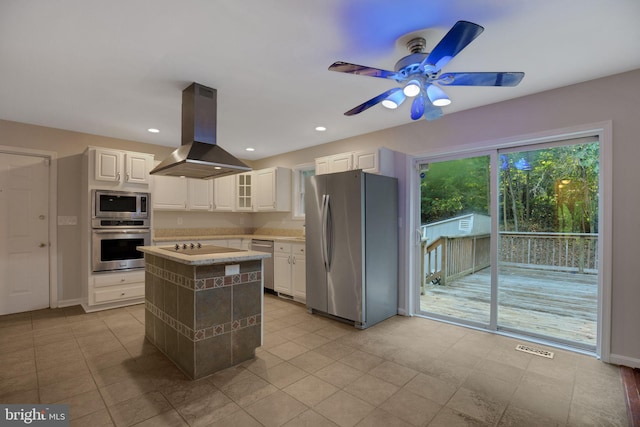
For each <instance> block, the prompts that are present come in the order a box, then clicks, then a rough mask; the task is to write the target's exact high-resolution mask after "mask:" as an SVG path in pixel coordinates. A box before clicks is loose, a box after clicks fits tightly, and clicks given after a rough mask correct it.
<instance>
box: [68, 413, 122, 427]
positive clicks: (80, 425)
mask: <svg viewBox="0 0 640 427" xmlns="http://www.w3.org/2000/svg"><path fill="white" fill-rule="evenodd" d="M69 424H70V426H71V427H87V426H91V427H112V426H113V425H114V424H113V421H112V420H111V415H109V411H107V410H106V409H101V410H99V411H96V412H93V413H91V414H88V415H85V416H84V417H80V418H78V419H72V420H71V422H70V423H69Z"/></svg>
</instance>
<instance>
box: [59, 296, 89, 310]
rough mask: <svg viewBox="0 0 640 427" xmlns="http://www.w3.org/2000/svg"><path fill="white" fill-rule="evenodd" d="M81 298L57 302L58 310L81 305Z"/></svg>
mask: <svg viewBox="0 0 640 427" xmlns="http://www.w3.org/2000/svg"><path fill="white" fill-rule="evenodd" d="M82 302H83V299H82V298H73V299H64V300H60V299H59V300H58V308H64V307H71V306H72V305H82Z"/></svg>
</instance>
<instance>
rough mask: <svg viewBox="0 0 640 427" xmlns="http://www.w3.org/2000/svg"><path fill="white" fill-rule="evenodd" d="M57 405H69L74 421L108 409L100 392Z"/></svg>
mask: <svg viewBox="0 0 640 427" xmlns="http://www.w3.org/2000/svg"><path fill="white" fill-rule="evenodd" d="M57 403H59V404H67V405H69V412H70V414H69V417H70V419H72V420H75V419H78V418H82V417H84V416H85V415H89V414H92V413H94V412H97V411H101V410H105V409H106V406H105V403H104V401H103V400H102V396H100V393H99V392H98V390H91V391H89V392H87V393H81V394H78V395H76V396H72V397H69V398H67V399H64V400H62V401H60V402H57Z"/></svg>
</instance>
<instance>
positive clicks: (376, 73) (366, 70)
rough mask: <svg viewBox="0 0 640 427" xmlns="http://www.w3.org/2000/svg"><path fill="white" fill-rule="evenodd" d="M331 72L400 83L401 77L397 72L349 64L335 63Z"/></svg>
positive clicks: (330, 67)
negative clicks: (392, 80)
mask: <svg viewBox="0 0 640 427" xmlns="http://www.w3.org/2000/svg"><path fill="white" fill-rule="evenodd" d="M329 71H337V72H339V73H349V74H359V75H361V76H369V77H379V78H382V79H394V80H397V81H400V80H401V79H402V77H401V76H399V75H398V73H396V72H395V71H389V70H382V69H380V68H372V67H366V66H364V65H358V64H350V63H348V62H342V61H338V62H334V63H333V64H331V65H330V66H329Z"/></svg>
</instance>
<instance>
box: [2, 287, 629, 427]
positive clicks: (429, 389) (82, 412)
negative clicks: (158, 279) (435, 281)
mask: <svg viewBox="0 0 640 427" xmlns="http://www.w3.org/2000/svg"><path fill="white" fill-rule="evenodd" d="M264 319H265V325H264V329H265V339H264V346H263V347H261V348H259V349H258V350H257V354H256V356H257V357H256V359H255V360H252V361H248V362H245V363H244V364H243V365H241V366H236V367H233V368H229V369H227V370H225V371H222V372H219V373H216V374H214V375H212V376H210V377H207V378H205V379H202V380H199V381H189V380H187V379H186V378H185V376H184V375H183V374H182V373H181V372H180V371H179V370H178V369H177V368H175V367H174V365H172V364H171V363H170V362H168V361H167V360H166V359H165V358H164V356H163V355H162V354H160V353H159V352H158V351H156V350H155V348H154V347H153V346H151V345H149V344H148V343H146V342H145V340H144V325H143V322H144V307H143V306H142V305H137V306H132V307H127V308H122V309H115V310H108V311H103V312H99V313H92V314H84V312H83V311H82V310H81V309H80V307H71V308H65V309H58V310H41V311H35V312H30V313H22V314H16V315H9V316H2V317H0V402H1V403H69V404H70V408H71V425H72V426H92V427H93V426H111V425H116V426H130V425H137V426H154V427H155V426H187V425H198V426H199V425H203V426H225V427H229V426H247V427H251V426H261V425H264V426H280V425H284V426H287V427H293V426H314V427H315V426H336V425H338V426H384V427H390V426H430V427H431V426H445V427H450V426H518V427H521V426H545V427H548V426H592V425H598V426H626V425H627V423H628V422H627V414H626V408H625V403H624V395H623V387H622V381H621V378H620V373H619V369H618V368H617V367H615V366H611V365H607V364H604V363H601V362H599V361H597V360H596V359H594V358H592V357H588V356H583V355H578V354H574V353H570V352H566V351H561V350H557V349H549V350H551V351H554V352H555V358H554V359H553V360H549V359H545V358H542V357H539V356H533V355H529V354H526V353H521V352H517V351H515V350H514V348H515V346H516V344H518V343H520V342H522V341H517V340H513V339H510V338H505V337H501V336H497V335H492V334H488V333H483V332H479V331H474V330H470V329H466V328H461V327H457V326H452V325H447V324H443V323H439V322H434V321H430V320H426V319H421V318H407V317H394V318H392V319H389V320H387V321H385V322H382V323H380V324H378V325H376V326H373V327H371V328H369V329H367V330H365V331H359V330H356V329H355V328H353V327H351V326H348V325H345V324H342V323H339V322H336V321H334V320H329V319H326V318H323V317H321V316H318V315H313V316H312V315H309V314H307V312H306V309H305V308H304V306H302V305H299V304H297V303H293V302H290V301H286V300H282V299H278V298H276V297H273V296H266V297H265V316H264Z"/></svg>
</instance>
